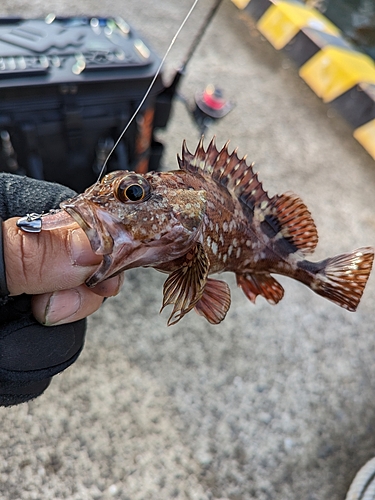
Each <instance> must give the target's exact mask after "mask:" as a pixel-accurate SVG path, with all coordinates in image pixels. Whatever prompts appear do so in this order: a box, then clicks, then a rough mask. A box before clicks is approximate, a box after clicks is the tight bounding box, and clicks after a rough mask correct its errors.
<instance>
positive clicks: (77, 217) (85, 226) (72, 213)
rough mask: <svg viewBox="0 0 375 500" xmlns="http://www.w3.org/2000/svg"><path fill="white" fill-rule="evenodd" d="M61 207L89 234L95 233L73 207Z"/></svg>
mask: <svg viewBox="0 0 375 500" xmlns="http://www.w3.org/2000/svg"><path fill="white" fill-rule="evenodd" d="M61 207H62V208H63V209H64V210H65V211H66V212H67V213H68V214H69V215H70V216H71V217H72V218H73V219H74V220H75V221H76V222H77V224H78V225H79V226H80V227H81V228H82V229H83V230H84V231H85V233H87V232H88V231H93V228H92V227H91V226H89V225H88V224H87V222H86V221H85V219H84V218H83V217H82V216H81V214H80V213H79V212H77V211H76V210H75V209H74V208H73V207H72V206H70V205H64V204H61Z"/></svg>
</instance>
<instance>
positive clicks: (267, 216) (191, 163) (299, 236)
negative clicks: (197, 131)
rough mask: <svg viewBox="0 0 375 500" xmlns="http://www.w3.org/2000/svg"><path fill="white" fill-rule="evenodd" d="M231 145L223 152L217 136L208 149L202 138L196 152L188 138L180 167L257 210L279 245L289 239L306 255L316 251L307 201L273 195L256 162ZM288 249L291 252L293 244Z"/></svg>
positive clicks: (270, 235)
mask: <svg viewBox="0 0 375 500" xmlns="http://www.w3.org/2000/svg"><path fill="white" fill-rule="evenodd" d="M228 144H229V143H228V142H227V143H226V144H225V145H224V147H223V148H222V149H221V151H219V150H218V149H217V148H216V145H215V138H213V139H212V140H211V142H210V144H209V145H208V147H207V150H205V149H204V146H203V137H202V138H201V140H200V141H199V144H198V146H197V149H196V151H195V153H194V154H192V153H190V152H189V150H188V149H187V147H186V143H185V141H184V142H183V145H182V159H181V158H179V157H178V162H179V166H180V168H181V169H182V170H185V171H187V172H191V173H199V174H200V175H202V176H204V177H210V178H212V179H214V180H215V181H216V182H217V183H218V184H220V185H222V186H224V187H225V188H226V189H228V191H230V192H231V193H233V194H234V196H236V197H237V199H238V200H240V201H241V203H242V204H243V205H245V206H246V207H248V208H250V210H251V211H252V213H254V210H255V209H256V210H257V212H258V215H259V217H258V218H259V220H261V221H262V222H261V226H262V229H263V230H264V232H265V234H266V235H267V236H268V237H269V238H270V239H275V241H276V244H278V245H279V246H280V245H283V243H286V242H288V244H290V243H291V244H292V245H293V246H294V247H295V250H300V251H301V252H302V253H304V254H308V253H312V252H313V251H314V249H315V247H316V245H317V243H318V234H317V230H316V227H315V224H314V221H313V220H312V217H311V214H310V212H309V211H308V209H307V207H306V205H305V204H304V203H303V201H302V200H301V199H300V198H299V197H298V196H296V195H294V194H291V193H286V194H282V195H276V196H274V197H273V198H270V197H269V196H268V194H267V192H266V191H265V190H264V189H263V186H262V183H261V182H260V181H259V179H258V175H257V174H256V173H254V171H253V168H252V167H253V165H248V164H247V163H246V157H243V158H242V159H240V158H239V157H238V155H237V150H234V151H233V152H232V153H229V151H228ZM249 217H250V215H249ZM287 252H288V253H289V252H290V246H289V248H288V249H287Z"/></svg>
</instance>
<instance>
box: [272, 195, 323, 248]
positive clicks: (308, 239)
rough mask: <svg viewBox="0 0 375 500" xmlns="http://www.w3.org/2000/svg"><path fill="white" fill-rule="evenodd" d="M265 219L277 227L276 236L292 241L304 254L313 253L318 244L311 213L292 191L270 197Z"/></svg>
mask: <svg viewBox="0 0 375 500" xmlns="http://www.w3.org/2000/svg"><path fill="white" fill-rule="evenodd" d="M268 213H269V215H268V216H266V220H267V221H268V223H269V224H272V221H273V222H274V227H276V228H277V227H278V228H279V231H278V233H277V238H279V239H281V238H284V239H286V240H288V241H289V242H290V243H292V244H293V245H294V246H295V247H296V248H297V249H298V250H300V251H301V252H302V253H303V254H304V255H307V254H309V253H313V252H314V250H315V248H316V245H317V244H318V232H317V229H316V226H315V223H314V221H313V219H312V217H311V213H310V212H309V210H308V209H307V207H306V205H305V204H304V203H303V201H302V200H301V198H300V197H299V196H297V195H296V194H294V193H284V194H281V195H276V196H274V197H273V198H272V199H271V202H270V204H269V209H268Z"/></svg>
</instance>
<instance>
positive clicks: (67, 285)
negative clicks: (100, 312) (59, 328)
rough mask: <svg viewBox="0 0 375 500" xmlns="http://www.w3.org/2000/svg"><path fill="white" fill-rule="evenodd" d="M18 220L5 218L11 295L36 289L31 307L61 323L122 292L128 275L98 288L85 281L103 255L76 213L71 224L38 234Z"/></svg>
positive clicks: (47, 320)
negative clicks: (93, 247) (92, 244)
mask: <svg viewBox="0 0 375 500" xmlns="http://www.w3.org/2000/svg"><path fill="white" fill-rule="evenodd" d="M17 220H18V218H11V219H8V220H6V221H5V222H4V223H3V248H4V261H5V269H6V281H7V287H8V290H9V292H10V295H20V294H22V293H26V294H29V295H33V298H32V301H31V304H32V312H33V315H34V317H35V318H36V319H37V320H38V321H39V322H40V323H42V324H43V325H46V326H51V325H61V324H64V323H71V322H73V321H77V320H79V319H82V318H85V317H86V316H88V315H90V314H92V313H93V312H94V311H96V310H97V309H98V308H99V307H100V305H101V304H102V302H103V297H110V296H113V295H116V294H117V293H118V291H119V289H120V287H121V284H122V281H123V275H119V276H115V277H114V278H110V279H108V280H106V281H104V282H103V283H99V284H98V285H97V286H95V287H94V288H88V287H87V286H86V285H85V284H84V283H85V280H86V279H87V278H88V277H89V276H90V275H91V274H93V272H94V271H95V269H96V267H97V266H98V264H99V263H100V261H101V257H100V256H98V255H96V254H95V253H94V252H93V251H92V250H91V247H90V243H89V241H88V239H87V237H86V235H85V233H84V231H83V230H82V229H80V228H79V227H78V225H77V224H76V223H75V222H74V221H73V219H72V225H70V226H68V227H63V228H59V229H55V230H52V231H42V232H41V233H36V234H30V233H24V232H23V231H22V230H20V229H19V228H18V227H17V226H16V221H17Z"/></svg>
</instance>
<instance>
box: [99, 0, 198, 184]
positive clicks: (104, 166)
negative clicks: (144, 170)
mask: <svg viewBox="0 0 375 500" xmlns="http://www.w3.org/2000/svg"><path fill="white" fill-rule="evenodd" d="M198 2H199V0H194V2H193V5H192V6H191V7H190V10H189V12H188V13H187V14H186V16H185V18H184V20H183V21H182V23H181V24H180V27H179V28H178V30H177V32H176V34H175V35H174V37H173V38H172V40H171V43H170V44H169V46H168V48H167V50H166V52H165V54H164V56H163V58H162V60H161V62H160V64H159V67H158V69H157V70H156V73H155V75H154V77H153V79H152V80H151V83H150V85H149V87H148V89H147V90H146V93H145V94H144V96H143V97H142V99H141V102H140V103H139V104H138V106H137V108H136V110H135V111H134V113H133V115H132V116H131V118H130V120H129V121H128V123H127V125H126V126H125V128H124V130H123V131H122V132H121V134H120V136H119V137H118V139H117V140H116V142H115V143H114V145H113V147H112V149H111V150H110V152H109V153H108V156H107V158H106V159H105V160H104V163H103V166H102V168H101V170H100V173H99V177H98V180H97V181H96V183H98V182H99V181H100V179H101V177H102V175H103V174H104V172H105V169H106V168H107V163H108V160H109V159H110V157H111V156H112V154H113V152H114V151H115V149H116V148H117V146H118V145H119V143H120V141H121V139H122V138H123V137H124V134H125V133H126V131H127V130H128V128H129V127H130V125H131V124H132V123H133V121H134V119H135V117H136V116H137V114H138V113H139V111H140V109H141V108H142V106H143V104H144V103H145V101H146V99H147V97H148V95H149V94H150V92H151V90H152V87H153V86H154V84H155V82H156V79H157V78H158V76H159V74H160V72H161V70H162V67H163V65H164V63H165V60H166V59H167V57H168V54H169V52H170V51H171V49H172V47H173V45H174V44H175V42H176V40H177V37H178V35H179V34H180V33H181V30H182V28H183V27H184V26H185V24H186V22H187V20H188V19H189V17H190V16H191V14H192V12H193V10H194V9H195V6H196V5H197V3H198Z"/></svg>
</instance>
